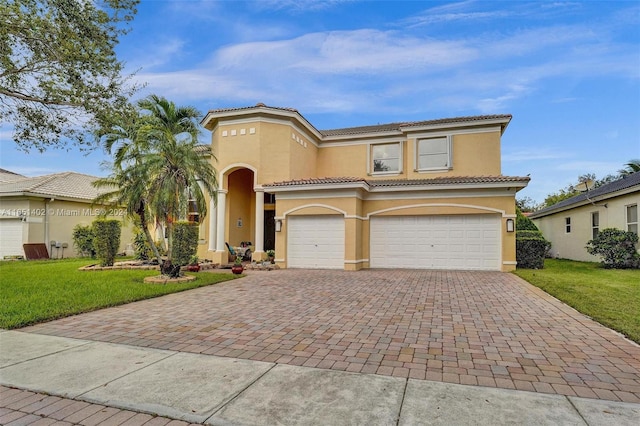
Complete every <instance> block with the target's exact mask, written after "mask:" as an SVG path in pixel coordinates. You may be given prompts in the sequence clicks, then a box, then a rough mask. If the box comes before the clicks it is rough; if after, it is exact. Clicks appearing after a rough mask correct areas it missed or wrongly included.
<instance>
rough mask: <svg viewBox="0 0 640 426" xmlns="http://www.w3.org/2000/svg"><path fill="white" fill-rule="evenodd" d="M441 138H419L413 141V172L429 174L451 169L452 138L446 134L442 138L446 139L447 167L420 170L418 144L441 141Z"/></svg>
mask: <svg viewBox="0 0 640 426" xmlns="http://www.w3.org/2000/svg"><path fill="white" fill-rule="evenodd" d="M442 137H443V136H432V137H421V138H416V139H414V142H413V158H414V171H415V172H418V173H429V172H441V171H443V170H444V171H448V170H452V169H453V164H452V163H453V155H452V147H453V143H452V137H451V135H449V134H447V135H444V137H445V138H446V139H447V151H448V158H447V164H448V166H447V167H428V168H422V169H421V168H420V142H421V141H424V140H428V139H441V138H442Z"/></svg>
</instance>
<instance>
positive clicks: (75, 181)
mask: <svg viewBox="0 0 640 426" xmlns="http://www.w3.org/2000/svg"><path fill="white" fill-rule="evenodd" d="M96 179H98V178H97V177H96V176H90V175H85V174H81V173H75V172H63V173H55V174H51V175H45V176H38V177H23V178H22V179H20V180H15V181H13V182H0V197H7V196H16V195H28V196H41V197H51V198H68V199H77V200H87V201H92V200H93V199H94V198H96V197H97V196H98V195H100V194H101V193H102V192H104V190H98V189H97V188H95V187H93V185H92V182H93V181H95V180H96Z"/></svg>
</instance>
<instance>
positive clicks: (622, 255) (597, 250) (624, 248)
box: [586, 228, 640, 269]
mask: <svg viewBox="0 0 640 426" xmlns="http://www.w3.org/2000/svg"><path fill="white" fill-rule="evenodd" d="M637 243H638V235H637V234H636V233H635V232H628V231H622V230H620V229H615V228H607V229H603V230H602V231H600V232H599V233H598V235H596V237H595V238H594V239H593V240H590V241H588V242H587V247H586V249H587V252H589V254H593V255H595V256H600V257H601V258H602V265H603V266H604V267H605V268H608V269H610V268H614V269H627V268H640V255H638V252H637V250H636V244H637Z"/></svg>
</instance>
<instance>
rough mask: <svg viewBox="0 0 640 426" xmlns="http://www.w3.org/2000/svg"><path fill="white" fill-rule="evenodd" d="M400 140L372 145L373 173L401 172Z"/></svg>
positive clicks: (371, 166) (371, 165)
mask: <svg viewBox="0 0 640 426" xmlns="http://www.w3.org/2000/svg"><path fill="white" fill-rule="evenodd" d="M401 154H402V151H401V148H400V142H397V143H383V144H376V145H371V157H370V158H371V164H370V165H369V167H370V170H371V172H372V174H384V173H400V171H401V168H402V159H401Z"/></svg>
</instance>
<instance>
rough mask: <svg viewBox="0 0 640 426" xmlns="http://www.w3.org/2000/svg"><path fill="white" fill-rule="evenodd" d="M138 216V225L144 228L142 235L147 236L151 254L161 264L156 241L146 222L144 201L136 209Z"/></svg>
mask: <svg viewBox="0 0 640 426" xmlns="http://www.w3.org/2000/svg"><path fill="white" fill-rule="evenodd" d="M137 213H138V217H140V226H141V227H142V229H143V230H144V236H145V237H146V238H147V243H148V244H149V247H151V250H152V251H153V255H154V256H155V257H156V259H157V260H158V265H162V258H161V257H160V252H159V251H158V247H156V243H155V242H154V241H153V237H152V236H151V232H150V231H149V226H148V225H149V224H148V223H147V214H146V211H145V206H144V202H143V203H141V204H140V208H139V209H138V211H137Z"/></svg>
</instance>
